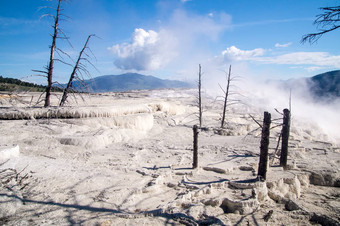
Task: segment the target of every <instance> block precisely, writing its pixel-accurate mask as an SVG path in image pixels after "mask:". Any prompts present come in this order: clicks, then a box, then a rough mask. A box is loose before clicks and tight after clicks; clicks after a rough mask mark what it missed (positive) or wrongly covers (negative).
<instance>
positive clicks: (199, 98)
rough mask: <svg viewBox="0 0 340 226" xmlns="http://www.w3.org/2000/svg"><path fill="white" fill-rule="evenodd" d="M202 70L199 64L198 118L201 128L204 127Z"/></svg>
mask: <svg viewBox="0 0 340 226" xmlns="http://www.w3.org/2000/svg"><path fill="white" fill-rule="evenodd" d="M201 89H202V71H201V65H200V64H199V65H198V114H199V115H198V120H199V124H200V128H202V114H203V113H202V93H201Z"/></svg>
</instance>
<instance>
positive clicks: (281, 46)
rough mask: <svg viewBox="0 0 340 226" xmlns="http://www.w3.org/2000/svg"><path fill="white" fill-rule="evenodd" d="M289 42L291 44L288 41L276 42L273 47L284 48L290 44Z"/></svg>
mask: <svg viewBox="0 0 340 226" xmlns="http://www.w3.org/2000/svg"><path fill="white" fill-rule="evenodd" d="M291 44H292V43H291V42H288V43H285V44H280V43H276V44H275V47H276V48H286V47H288V46H290V45H291Z"/></svg>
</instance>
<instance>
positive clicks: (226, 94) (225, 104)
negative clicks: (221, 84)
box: [221, 65, 231, 129]
mask: <svg viewBox="0 0 340 226" xmlns="http://www.w3.org/2000/svg"><path fill="white" fill-rule="evenodd" d="M230 75H231V65H230V66H229V74H228V78H227V89H226V92H225V97H224V105H223V114H222V122H221V128H222V129H223V127H224V121H225V114H226V110H227V104H228V96H229V86H230Z"/></svg>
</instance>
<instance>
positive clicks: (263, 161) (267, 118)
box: [257, 111, 271, 180]
mask: <svg viewBox="0 0 340 226" xmlns="http://www.w3.org/2000/svg"><path fill="white" fill-rule="evenodd" d="M270 123H271V115H270V113H268V112H266V111H265V112H264V118H263V126H262V136H261V146H260V162H259V168H258V173H257V178H258V179H260V180H266V174H267V163H268V147H269V135H270Z"/></svg>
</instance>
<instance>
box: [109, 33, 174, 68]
mask: <svg viewBox="0 0 340 226" xmlns="http://www.w3.org/2000/svg"><path fill="white" fill-rule="evenodd" d="M165 33H166V32H162V31H161V32H155V31H153V30H149V31H145V30H144V29H142V28H137V29H135V31H134V33H133V34H132V40H131V43H122V44H118V45H114V46H112V47H109V48H108V49H109V50H110V51H111V52H113V53H114V54H116V55H117V56H118V58H117V59H116V61H115V62H114V63H115V65H116V66H117V67H118V68H120V69H124V70H130V69H135V70H138V71H143V70H156V69H159V68H161V67H163V66H164V65H165V64H167V63H168V62H169V61H170V60H171V59H172V58H173V57H174V56H175V55H176V54H175V53H174V52H173V51H172V50H171V46H174V45H175V41H174V39H172V38H171V35H170V34H165Z"/></svg>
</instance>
